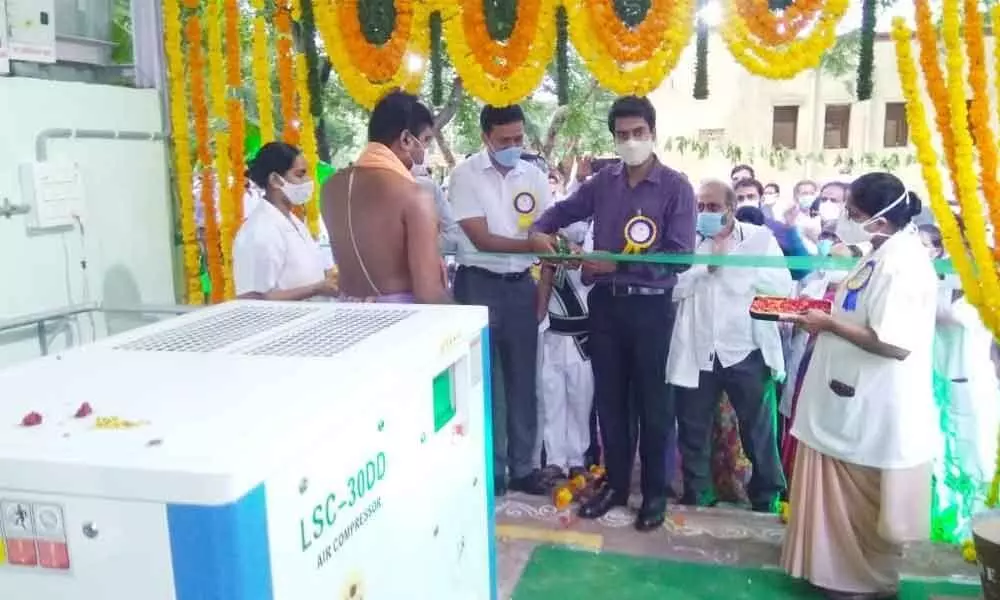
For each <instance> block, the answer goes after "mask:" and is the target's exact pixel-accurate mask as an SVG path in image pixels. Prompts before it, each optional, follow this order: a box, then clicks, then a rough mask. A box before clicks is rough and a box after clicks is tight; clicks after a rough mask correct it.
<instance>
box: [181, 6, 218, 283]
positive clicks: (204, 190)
mask: <svg viewBox="0 0 1000 600" xmlns="http://www.w3.org/2000/svg"><path fill="white" fill-rule="evenodd" d="M184 33H185V35H186V37H187V41H188V44H187V53H188V79H189V81H190V82H191V87H190V97H191V109H192V111H193V112H194V134H195V146H196V155H197V157H198V167H199V169H200V173H199V177H200V179H201V204H202V209H203V212H204V215H205V240H204V241H205V255H206V259H207V262H208V277H209V280H210V281H211V282H212V302H219V301H221V300H222V299H223V285H224V279H225V277H224V275H223V269H222V257H221V256H220V250H221V244H220V243H221V240H220V239H219V223H218V221H217V220H216V214H215V202H214V196H215V186H214V185H212V171H211V169H210V167H209V165H211V164H212V150H211V148H210V147H209V142H208V138H209V133H208V103H207V101H206V98H205V57H204V55H203V53H204V51H203V49H202V32H201V18H200V17H199V16H198V14H197V13H193V14H191V15H189V16H188V21H187V23H186V24H185V25H184ZM186 184H187V182H181V183H180V185H186Z"/></svg>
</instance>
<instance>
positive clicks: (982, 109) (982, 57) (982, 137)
mask: <svg viewBox="0 0 1000 600" xmlns="http://www.w3.org/2000/svg"><path fill="white" fill-rule="evenodd" d="M962 5H963V8H964V10H965V27H964V28H963V31H964V33H965V47H966V49H967V51H968V53H969V88H970V89H971V90H972V106H971V107H970V111H969V116H970V117H971V120H972V131H973V134H974V135H975V139H974V140H973V142H974V144H975V146H976V150H977V151H978V152H977V154H978V155H979V178H980V181H981V182H982V185H983V195H984V196H985V198H986V205H987V206H988V207H989V210H990V221H991V222H992V223H995V224H997V223H1000V186H998V184H997V144H996V137H995V136H994V135H993V128H992V127H991V126H990V120H991V118H992V116H991V114H990V93H989V90H988V89H987V88H988V86H989V80H990V76H989V73H988V72H987V70H986V37H985V36H984V35H983V16H982V14H981V13H980V12H979V2H978V0H963V2H962ZM993 247H994V258H996V256H997V251H998V250H1000V230H995V231H994V232H993Z"/></svg>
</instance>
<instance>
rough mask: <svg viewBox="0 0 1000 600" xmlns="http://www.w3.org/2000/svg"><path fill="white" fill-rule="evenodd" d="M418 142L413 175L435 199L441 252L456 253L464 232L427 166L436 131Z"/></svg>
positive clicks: (414, 154) (413, 154)
mask: <svg viewBox="0 0 1000 600" xmlns="http://www.w3.org/2000/svg"><path fill="white" fill-rule="evenodd" d="M417 141H419V142H420V147H419V148H418V150H417V151H415V152H413V153H412V154H411V156H412V157H413V166H412V167H410V172H411V173H413V177H414V178H415V179H416V180H417V183H418V184H419V185H420V187H422V188H424V190H425V191H426V192H427V193H428V194H430V195H431V196H433V197H434V206H435V208H437V213H438V245H439V246H440V247H441V252H442V253H446V252H455V250H456V249H457V248H458V238H459V236H461V235H462V230H461V229H460V228H459V227H458V223H456V222H455V217H454V216H453V215H452V214H451V205H450V204H448V200H447V198H446V196H445V195H444V190H442V189H441V186H440V185H438V184H437V182H436V181H434V179H432V178H431V176H430V169H429V168H428V166H427V153H428V152H429V151H430V147H431V144H433V143H434V129H433V128H430V129H426V130H424V132H423V134H422V135H420V136H419V137H418V138H417Z"/></svg>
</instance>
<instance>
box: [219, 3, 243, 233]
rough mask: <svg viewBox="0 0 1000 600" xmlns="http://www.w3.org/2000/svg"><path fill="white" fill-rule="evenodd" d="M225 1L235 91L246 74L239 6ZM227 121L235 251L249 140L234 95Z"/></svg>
mask: <svg viewBox="0 0 1000 600" xmlns="http://www.w3.org/2000/svg"><path fill="white" fill-rule="evenodd" d="M223 2H224V3H223V11H224V14H225V17H226V85H227V86H228V87H229V89H230V91H232V90H235V89H237V88H239V87H240V86H241V85H243V73H242V69H241V67H240V64H241V63H240V7H239V2H238V0H223ZM226 118H227V121H228V123H229V161H230V164H231V165H232V183H231V185H230V186H229V193H230V194H231V195H232V197H233V198H234V206H233V221H232V222H233V228H232V231H231V234H232V235H231V237H230V239H229V240H226V247H228V248H232V245H233V240H232V238H233V237H235V236H236V231H237V230H238V229H239V226H240V225H241V224H242V223H243V217H244V215H243V195H244V190H245V188H246V168H247V165H246V156H245V155H244V148H243V146H244V143H245V141H246V124H245V123H244V120H245V116H244V112H243V103H242V102H240V99H239V98H237V97H235V96H233V95H231V94H230V96H229V98H227V99H226Z"/></svg>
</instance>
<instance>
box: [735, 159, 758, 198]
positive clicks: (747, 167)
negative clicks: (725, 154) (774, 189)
mask: <svg viewBox="0 0 1000 600" xmlns="http://www.w3.org/2000/svg"><path fill="white" fill-rule="evenodd" d="M740 171H750V179H755V178H756V177H757V172H756V171H754V170H753V167H751V166H750V165H736V166H735V167H733V168H732V170H731V171H729V178H730V179H732V178H733V175H736V174H737V173H739V172H740ZM763 193H764V192H761V194H762V195H763Z"/></svg>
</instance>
